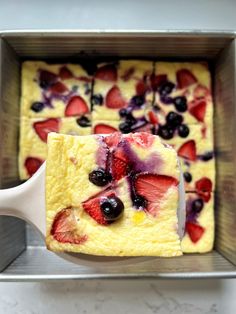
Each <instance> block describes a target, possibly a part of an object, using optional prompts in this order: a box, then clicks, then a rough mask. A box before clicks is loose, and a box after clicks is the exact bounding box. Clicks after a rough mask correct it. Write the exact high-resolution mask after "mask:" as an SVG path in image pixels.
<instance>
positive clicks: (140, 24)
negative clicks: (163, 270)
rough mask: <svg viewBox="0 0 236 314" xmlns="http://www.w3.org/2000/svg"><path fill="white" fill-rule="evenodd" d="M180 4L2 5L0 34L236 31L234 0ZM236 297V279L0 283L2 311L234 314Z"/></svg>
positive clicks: (56, 0) (134, 0)
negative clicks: (30, 31)
mask: <svg viewBox="0 0 236 314" xmlns="http://www.w3.org/2000/svg"><path fill="white" fill-rule="evenodd" d="M184 3H186V0H185V1H184V0H172V1H170V0H166V1H163V0H162V1H158V0H148V1H138V0H129V1H128V0H126V1H124V0H119V1H111V0H109V1H108V0H100V1H95V0H90V1H84V0H83V1H82V0H67V1H65V0H51V1H48V0H40V1H29V0H12V1H6V0H0V29H1V30H6V29H37V28H39V29H46V28H53V29H63V28H67V29H81V28H84V29H96V28H97V29H125V28H127V29H161V30H165V29H206V30H220V29H224V30H236V19H235V12H236V1H233V0H225V1H221V0H214V1H213V0H199V1H188V8H186V5H185V6H184ZM175 7H176V8H177V9H175ZM182 7H184V8H185V9H184V10H180V9H179V8H182ZM134 8H135V9H134ZM160 12H161V14H160ZM191 12H192V14H191ZM209 12H210V13H209ZM235 296H236V280H197V281H196V280H191V281H154V280H153V281H137V280H130V281H120V280H118V281H112V280H111V281H68V282H55V283H0V313H1V314H2V313H4V314H45V313H50V314H54V313H55V314H56V313H57V314H62V313H63V314H64V313H68V314H73V313H83V314H85V313H89V314H90V313H114V314H116V313H122V314H128V313H130V314H133V313H135V314H143V313H145V314H151V313H161V314H165V313H175V314H179V313H181V314H184V313H194V314H195V313H208V314H210V313H220V314H224V313H226V314H234V313H236V298H235Z"/></svg>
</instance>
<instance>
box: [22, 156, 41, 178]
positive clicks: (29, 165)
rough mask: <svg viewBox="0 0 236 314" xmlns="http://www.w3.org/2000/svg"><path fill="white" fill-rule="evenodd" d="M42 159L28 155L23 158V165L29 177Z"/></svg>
mask: <svg viewBox="0 0 236 314" xmlns="http://www.w3.org/2000/svg"><path fill="white" fill-rule="evenodd" d="M43 162H44V160H42V159H40V158H36V157H28V158H26V160H25V163H24V166H25V168H26V171H27V173H28V175H29V176H30V177H31V176H32V175H33V174H34V173H35V172H36V171H37V170H38V169H39V167H40V166H41V165H42V164H43Z"/></svg>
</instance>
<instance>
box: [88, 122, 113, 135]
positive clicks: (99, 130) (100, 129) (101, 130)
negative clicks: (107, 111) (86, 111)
mask: <svg viewBox="0 0 236 314" xmlns="http://www.w3.org/2000/svg"><path fill="white" fill-rule="evenodd" d="M113 132H117V129H115V128H113V127H112V126H110V125H107V124H103V123H100V124H97V125H96V126H95V127H94V130H93V133H94V134H110V133H113Z"/></svg>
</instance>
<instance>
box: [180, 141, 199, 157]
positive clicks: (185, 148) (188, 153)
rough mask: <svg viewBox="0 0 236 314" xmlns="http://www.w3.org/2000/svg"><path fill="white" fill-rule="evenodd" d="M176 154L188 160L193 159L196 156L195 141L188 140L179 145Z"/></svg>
mask: <svg viewBox="0 0 236 314" xmlns="http://www.w3.org/2000/svg"><path fill="white" fill-rule="evenodd" d="M178 155H179V156H180V157H183V158H186V159H188V160H191V161H195V160H196V158H197V154H196V143H195V141H194V140H190V141H187V142H185V143H184V144H183V145H182V146H180V148H179V149H178Z"/></svg>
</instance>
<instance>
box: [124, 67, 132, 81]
mask: <svg viewBox="0 0 236 314" xmlns="http://www.w3.org/2000/svg"><path fill="white" fill-rule="evenodd" d="M134 71H135V68H134V67H131V68H129V69H127V70H126V71H125V73H124V74H123V75H122V76H121V78H122V80H124V81H125V82H126V81H128V80H130V79H131V77H132V76H133V74H134Z"/></svg>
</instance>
